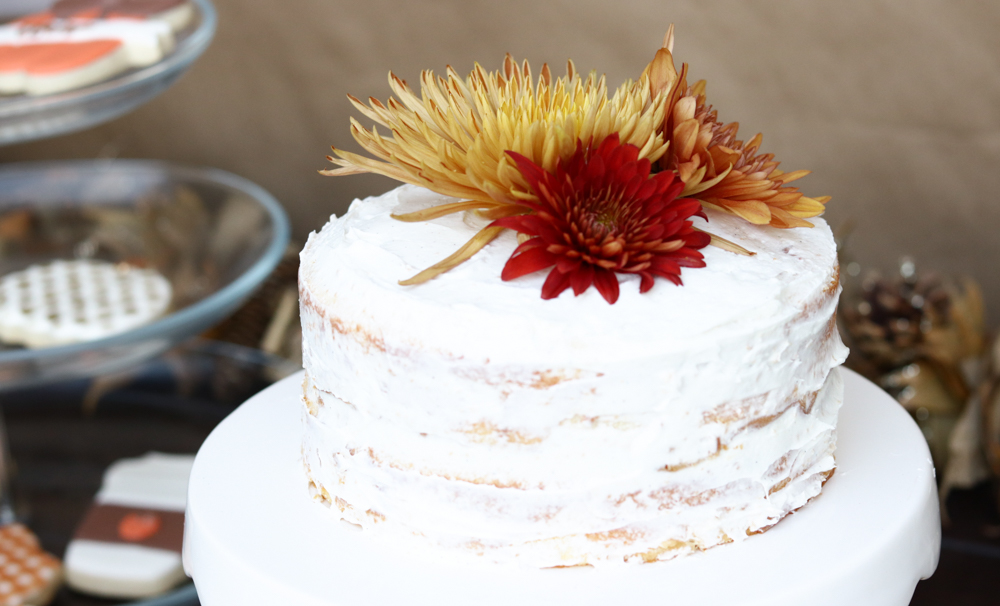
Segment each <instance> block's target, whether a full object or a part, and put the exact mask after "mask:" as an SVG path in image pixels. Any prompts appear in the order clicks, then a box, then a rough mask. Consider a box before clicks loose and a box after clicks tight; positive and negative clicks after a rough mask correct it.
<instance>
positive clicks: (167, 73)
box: [0, 0, 217, 145]
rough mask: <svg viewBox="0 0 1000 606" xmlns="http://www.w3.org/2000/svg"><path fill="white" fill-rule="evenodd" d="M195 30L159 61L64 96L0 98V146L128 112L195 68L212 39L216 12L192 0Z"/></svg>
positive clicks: (206, 1) (199, 0) (180, 37)
mask: <svg viewBox="0 0 1000 606" xmlns="http://www.w3.org/2000/svg"><path fill="white" fill-rule="evenodd" d="M191 2H193V3H194V5H195V7H196V8H197V12H198V17H197V20H196V22H195V25H193V26H189V27H188V28H187V29H186V30H184V31H182V32H180V33H179V34H178V36H177V47H176V48H175V49H174V51H173V52H172V53H171V54H170V55H168V56H167V57H166V58H165V59H163V61H160V62H158V63H154V64H153V65H150V66H148V67H144V68H141V69H134V70H130V71H127V72H125V73H124V74H122V75H119V76H117V77H115V78H112V79H110V80H106V81H104V82H99V83H97V84H92V85H90V86H86V87H83V88H78V89H75V90H71V91H66V92H63V93H56V94H51V95H43V96H39V97H29V96H26V95H15V96H0V145H10V144H13V143H23V142H25V141H33V140H35V139H42V138H45V137H53V136H56V135H62V134H66V133H70V132H74V131H78V130H82V129H84V128H88V127H90V126H94V125H96V124H100V123H102V122H107V121H108V120H111V119H113V118H117V117H118V116H120V115H122V114H125V113H127V112H130V111H132V110H133V109H135V108H137V107H138V106H140V105H142V104H143V103H145V102H147V101H149V100H150V99H152V98H153V97H155V96H157V95H158V94H160V93H162V92H163V91H164V90H166V89H167V88H168V87H169V86H170V85H171V84H173V83H174V82H175V81H176V80H177V79H178V78H179V77H180V76H181V75H182V74H183V73H184V72H185V71H187V69H188V68H189V67H191V64H192V63H194V60H195V59H197V58H198V57H199V56H200V55H201V54H202V53H203V52H204V51H205V49H206V48H208V45H209V43H210V42H211V41H212V36H214V35H215V27H216V21H217V19H216V14H215V7H214V6H212V3H211V2H210V0H191Z"/></svg>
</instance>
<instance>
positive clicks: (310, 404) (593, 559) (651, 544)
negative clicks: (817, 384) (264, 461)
mask: <svg viewBox="0 0 1000 606" xmlns="http://www.w3.org/2000/svg"><path fill="white" fill-rule="evenodd" d="M842 394H843V386H842V383H841V380H840V375H839V373H837V372H836V371H835V372H833V373H831V375H830V377H829V379H828V381H827V384H826V385H825V386H824V387H823V388H822V389H821V390H820V391H819V392H817V393H812V394H807V395H806V396H805V397H803V398H800V399H798V400H794V401H790V402H786V403H785V406H784V411H783V412H781V413H779V414H778V415H777V416H776V417H772V416H769V415H755V416H751V417H748V418H746V419H742V420H740V421H736V420H734V421H732V422H731V423H730V425H732V426H733V427H730V428H728V429H729V430H730V432H729V433H730V435H729V436H728V441H726V442H722V440H721V439H720V440H719V443H718V447H717V449H716V451H715V452H714V453H713V454H712V455H710V456H708V457H706V458H705V459H702V460H700V461H697V462H693V463H691V464H689V465H685V466H677V467H671V466H667V465H661V464H659V461H660V460H661V459H660V458H659V452H658V448H657V447H656V445H655V441H652V440H641V439H636V433H637V432H636V429H637V428H638V427H640V426H644V425H652V426H656V425H658V424H660V423H663V422H666V421H667V419H665V418H664V415H663V414H662V413H661V414H656V413H649V414H645V415H640V416H639V417H638V418H629V416H628V415H626V416H619V417H617V418H616V419H614V420H613V421H612V422H607V423H606V422H603V421H602V420H601V419H595V420H593V421H589V422H586V423H577V422H574V423H570V424H568V425H566V426H557V427H553V428H552V432H551V434H550V436H549V438H546V439H539V440H537V441H531V442H526V441H514V442H506V443H505V445H504V446H503V447H500V448H497V447H495V446H497V444H490V445H486V444H484V443H482V442H476V441H471V442H470V441H466V442H464V443H462V442H463V440H462V439H461V437H459V438H458V439H457V440H456V439H453V436H456V435H459V436H460V435H461V434H462V433H463V432H462V431H461V429H460V428H456V431H453V432H451V433H450V434H446V435H427V434H419V433H414V432H412V431H408V430H407V429H405V428H400V427H392V426H387V425H386V424H384V423H381V422H379V421H378V420H377V419H373V418H372V417H371V416H370V414H369V413H367V412H365V411H363V410H361V409H359V408H358V407H356V406H354V405H351V404H348V403H346V402H344V401H342V400H340V399H339V398H336V397H335V396H333V395H332V394H329V393H326V392H323V391H319V390H316V389H315V388H314V387H313V386H312V385H311V382H310V381H309V379H308V378H307V379H306V402H307V411H308V412H307V414H306V437H305V440H304V443H303V456H304V459H305V464H306V469H307V474H308V476H309V478H310V481H311V482H312V490H313V495H314V497H315V498H316V499H317V500H319V501H322V502H324V503H325V504H326V505H327V506H330V507H331V508H332V509H333V510H335V511H337V512H339V514H340V515H341V516H342V517H343V519H345V520H347V521H349V522H351V523H354V524H358V525H360V526H362V527H364V528H373V527H378V532H391V533H398V534H404V535H406V534H419V535H421V536H423V537H425V538H426V539H427V540H429V541H430V542H432V543H433V544H435V545H436V546H441V547H450V548H455V549H458V550H461V551H465V552H469V553H474V554H478V555H483V556H486V557H488V558H490V559H492V560H495V561H501V562H502V561H513V560H518V561H520V562H521V563H524V564H527V565H532V566H539V567H547V566H567V565H579V564H599V563H604V562H625V561H631V560H636V561H653V560H657V559H664V560H665V559H670V558H673V557H676V556H677V555H680V554H683V553H687V552H690V551H693V550H699V549H706V548H709V547H712V546H715V545H719V544H722V543H728V542H731V541H733V540H741V539H744V538H746V537H747V536H749V535H751V534H754V533H757V532H760V531H762V530H765V529H767V528H768V527H770V526H772V525H773V524H775V523H776V522H777V521H778V520H780V519H781V518H782V517H784V516H785V515H787V514H788V513H789V512H791V511H793V510H795V509H797V508H799V507H801V506H802V505H804V504H805V503H806V502H807V501H808V500H809V499H811V498H812V497H814V496H816V495H817V494H819V492H820V489H821V488H822V484H823V482H824V481H825V480H826V479H827V478H828V477H829V475H830V474H831V473H832V472H833V469H834V460H833V451H834V448H835V445H836V432H835V425H836V418H837V410H838V409H839V408H840V404H841V401H842ZM704 423H705V424H706V425H713V424H716V423H717V422H716V421H714V420H710V419H705V420H704ZM561 434H564V435H561ZM456 441H457V442H459V443H458V444H456V443H455V442H456ZM629 444H631V446H632V448H631V449H629V448H628V445H629ZM623 445H625V446H624V449H625V450H629V452H628V453H627V456H622V454H623V452H622V451H623ZM591 451H597V452H605V453H606V456H607V458H609V459H612V460H615V462H617V463H618V464H619V473H618V474H617V475H614V476H612V475H609V476H605V477H602V476H600V475H595V476H594V477H592V478H589V479H587V480H581V481H578V482H576V483H568V482H561V484H563V486H558V485H556V484H555V483H553V484H552V485H547V484H545V483H544V482H541V481H528V480H525V481H522V482H516V481H512V480H508V481H507V482H503V481H500V480H497V479H496V478H495V477H491V476H492V475H493V472H495V471H496V470H500V469H505V470H506V469H509V468H510V467H511V466H512V465H513V466H514V467H516V468H517V469H518V470H520V471H522V472H524V471H526V470H527V469H528V465H527V464H528V463H529V462H530V461H534V462H535V463H536V464H537V465H539V466H544V467H545V468H546V471H547V472H548V475H549V476H550V477H552V478H559V479H560V480H561V479H562V478H561V476H562V475H563V474H562V473H561V472H562V470H561V469H559V467H560V464H561V465H562V466H566V467H572V468H574V471H578V470H579V468H580V467H583V468H585V467H586V464H584V465H580V464H579V463H578V461H579V459H580V457H581V455H583V458H585V459H589V458H591V457H588V456H586V455H588V454H591ZM407 455H408V456H407ZM449 462H450V463H451V464H449ZM506 475H508V476H514V475H516V472H511V471H508V472H507V474H506ZM532 475H533V476H535V477H536V478H537V477H538V476H540V475H542V474H540V473H534V474H532Z"/></svg>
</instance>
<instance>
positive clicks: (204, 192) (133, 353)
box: [0, 160, 289, 392]
mask: <svg viewBox="0 0 1000 606" xmlns="http://www.w3.org/2000/svg"><path fill="white" fill-rule="evenodd" d="M288 238H289V223H288V218H287V216H286V215H285V212H284V210H283V209H282V208H281V206H280V205H279V204H278V202H277V201H276V200H275V199H274V198H273V197H271V195H270V194H268V193H267V192H266V191H264V190H263V189H261V188H260V187H258V186H257V185H254V184H253V183H251V182H249V181H247V180H245V179H242V178H240V177H237V176H235V175H232V174H230V173H227V172H224V171H220V170H214V169H204V168H188V167H182V166H177V165H173V164H167V163H163V162H156V161H150V160H76V161H59V162H40V163H26V164H12V165H6V166H0V275H5V274H7V273H10V272H14V271H18V270H21V269H24V268H25V267H28V266H29V265H35V264H40V263H45V262H48V261H51V260H55V259H80V258H88V259H96V260H102V261H109V262H112V263H122V262H124V263H128V264H130V265H134V266H141V267H149V268H152V269H155V270H156V271H158V272H159V273H161V274H163V275H164V276H165V277H166V278H167V279H168V280H169V281H170V283H171V286H172V287H173V299H172V302H171V306H170V308H169V309H168V312H167V315H165V316H163V317H161V318H160V319H158V320H156V321H153V322H152V323H150V324H146V325H144V326H140V327H137V328H134V329H132V330H129V331H128V332H124V333H120V334H117V335H114V336H110V337H106V338H103V339H98V340H93V341H87V342H84V343H76V344H72V345H63V346H57V347H49V348H41V349H25V348H22V347H12V346H9V345H6V346H5V345H0V392H2V391H6V390H10V389H14V388H20V387H24V386H27V385H31V384H36V383H41V382H45V381H52V380H55V379H62V378H71V377H88V376H94V375H98V374H103V373H108V372H116V371H120V370H123V369H125V368H127V367H129V366H132V365H134V364H136V363H137V362H139V361H141V360H143V359H145V358H149V357H152V356H155V355H157V354H159V353H161V352H163V351H164V350H166V349H167V348H169V347H170V346H172V345H174V344H175V343H177V342H179V341H180V340H182V339H184V338H186V337H189V336H192V335H195V334H198V333H201V332H203V331H204V330H205V329H207V328H209V327H211V326H213V325H214V324H216V323H218V322H219V321H221V320H222V319H223V318H225V317H226V316H227V315H229V314H230V313H231V312H233V311H234V310H235V309H236V308H237V307H238V306H239V305H240V304H241V303H242V302H243V301H244V300H245V299H246V298H247V297H249V296H250V294H251V293H252V292H253V291H254V289H255V288H256V287H257V286H259V285H260V284H261V282H262V281H263V280H264V279H265V278H266V277H267V276H268V275H269V274H270V273H271V271H272V270H273V269H274V267H275V265H276V264H277V263H278V261H279V260H280V259H281V256H282V254H283V253H284V251H285V248H286V247H287V245H288Z"/></svg>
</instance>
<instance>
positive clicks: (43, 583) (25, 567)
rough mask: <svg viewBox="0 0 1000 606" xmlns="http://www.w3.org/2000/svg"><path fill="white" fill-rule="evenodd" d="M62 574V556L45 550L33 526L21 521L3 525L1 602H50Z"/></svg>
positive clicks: (36, 605) (7, 605) (25, 605)
mask: <svg viewBox="0 0 1000 606" xmlns="http://www.w3.org/2000/svg"><path fill="white" fill-rule="evenodd" d="M61 578H62V565H61V564H60V563H59V560H58V559H56V558H55V557H54V556H51V555H49V554H47V553H45V552H44V551H42V548H41V547H40V546H39V544H38V539H37V538H36V537H35V535H34V534H33V533H32V532H31V531H30V530H28V529H27V528H26V527H24V526H23V525H21V524H9V525H7V526H4V527H2V528H0V604H3V605H4V606H42V605H43V604H48V603H49V601H51V600H52V597H53V595H55V592H56V589H58V587H59V582H60V580H61Z"/></svg>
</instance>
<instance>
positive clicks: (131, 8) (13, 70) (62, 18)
mask: <svg viewBox="0 0 1000 606" xmlns="http://www.w3.org/2000/svg"><path fill="white" fill-rule="evenodd" d="M193 19H194V7H193V5H192V4H191V3H190V2H189V1H188V0H61V1H60V2H57V3H56V4H55V5H54V6H53V7H52V9H51V10H49V11H45V12H42V13H36V14H33V15H29V16H27V17H24V18H22V19H19V20H17V21H15V22H13V23H8V24H7V25H3V26H0V94H18V93H25V94H28V95H44V94H49V93H56V92H62V91H66V90H72V89H74V88H79V87H82V86H87V85H88V84H93V83H96V82H100V81H102V80H106V79H108V78H110V77H112V76H115V75H117V74H120V73H121V72H124V71H126V70H128V69H130V68H136V67H145V66H147V65H152V64H153V63H156V62H158V61H160V60H161V59H163V57H164V56H166V55H167V54H168V53H170V52H171V51H172V50H173V48H174V43H175V40H174V32H176V31H179V30H181V29H183V28H185V27H187V26H188V25H189V24H190V23H191V22H192V20H193Z"/></svg>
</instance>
